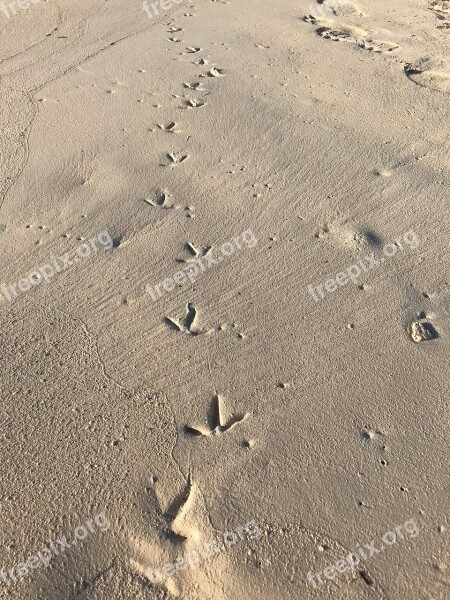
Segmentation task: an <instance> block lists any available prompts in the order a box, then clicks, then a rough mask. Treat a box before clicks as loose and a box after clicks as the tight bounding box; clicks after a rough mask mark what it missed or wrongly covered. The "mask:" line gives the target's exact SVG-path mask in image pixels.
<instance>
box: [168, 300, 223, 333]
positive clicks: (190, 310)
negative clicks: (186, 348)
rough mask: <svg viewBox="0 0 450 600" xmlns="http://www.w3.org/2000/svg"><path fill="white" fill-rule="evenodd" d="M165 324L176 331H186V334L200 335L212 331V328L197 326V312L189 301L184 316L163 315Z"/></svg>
mask: <svg viewBox="0 0 450 600" xmlns="http://www.w3.org/2000/svg"><path fill="white" fill-rule="evenodd" d="M164 321H165V323H166V325H167V326H168V327H169V328H170V329H172V330H173V331H177V332H178V333H187V334H188V335H193V336H197V335H201V334H209V333H212V331H213V330H205V329H198V328H197V321H198V312H197V309H196V308H195V307H194V305H193V304H192V303H191V302H189V303H188V305H187V306H186V316H184V317H181V318H180V319H176V318H174V317H164Z"/></svg>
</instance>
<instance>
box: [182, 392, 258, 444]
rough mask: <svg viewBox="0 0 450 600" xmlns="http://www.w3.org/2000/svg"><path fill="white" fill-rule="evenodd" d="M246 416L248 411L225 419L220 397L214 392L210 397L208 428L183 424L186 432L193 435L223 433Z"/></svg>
mask: <svg viewBox="0 0 450 600" xmlns="http://www.w3.org/2000/svg"><path fill="white" fill-rule="evenodd" d="M247 417H248V413H244V414H240V415H232V416H231V417H230V418H229V419H228V421H225V419H224V418H223V413H222V398H221V397H220V395H219V394H218V393H217V392H216V395H215V396H214V398H213V399H212V403H211V409H210V413H209V419H208V421H209V422H208V426H209V429H205V428H203V427H201V426H200V427H198V426H196V427H192V426H190V425H186V426H185V428H184V429H185V431H186V433H189V434H191V435H195V436H210V435H218V434H221V433H225V432H226V431H229V430H231V429H233V427H235V425H237V424H238V423H241V422H242V421H244V420H245V419H246V418H247Z"/></svg>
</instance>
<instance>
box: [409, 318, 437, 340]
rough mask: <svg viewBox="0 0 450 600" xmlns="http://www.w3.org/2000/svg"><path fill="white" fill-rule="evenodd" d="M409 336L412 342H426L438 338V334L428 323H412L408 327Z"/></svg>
mask: <svg viewBox="0 0 450 600" xmlns="http://www.w3.org/2000/svg"><path fill="white" fill-rule="evenodd" d="M408 332H409V336H410V338H411V339H412V341H413V342H416V343H417V344H418V343H420V342H427V341H430V340H434V339H436V338H438V337H439V334H438V332H437V331H436V329H435V328H434V326H433V325H432V324H431V323H430V322H429V321H423V320H422V321H413V322H412V323H410V325H409V327H408Z"/></svg>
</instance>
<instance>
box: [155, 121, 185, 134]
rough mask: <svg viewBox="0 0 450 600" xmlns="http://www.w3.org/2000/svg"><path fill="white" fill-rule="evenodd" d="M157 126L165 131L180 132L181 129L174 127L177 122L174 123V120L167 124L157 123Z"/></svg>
mask: <svg viewBox="0 0 450 600" xmlns="http://www.w3.org/2000/svg"><path fill="white" fill-rule="evenodd" d="M157 127H158V129H161V130H162V131H167V132H168V133H181V131H180V130H179V129H176V127H177V124H176V123H175V121H172V122H171V123H168V124H167V125H163V124H160V123H158V124H157ZM152 131H153V130H152Z"/></svg>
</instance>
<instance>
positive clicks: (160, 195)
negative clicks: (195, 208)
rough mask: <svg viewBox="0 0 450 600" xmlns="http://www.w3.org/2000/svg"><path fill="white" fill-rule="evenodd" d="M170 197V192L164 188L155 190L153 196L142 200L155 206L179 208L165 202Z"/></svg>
mask: <svg viewBox="0 0 450 600" xmlns="http://www.w3.org/2000/svg"><path fill="white" fill-rule="evenodd" d="M169 197H170V194H169V193H168V192H166V191H165V190H156V192H155V193H154V197H153V198H144V202H146V203H147V204H150V206H154V207H157V208H165V209H170V208H179V207H178V206H176V205H175V204H167V199H168V198H169Z"/></svg>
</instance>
